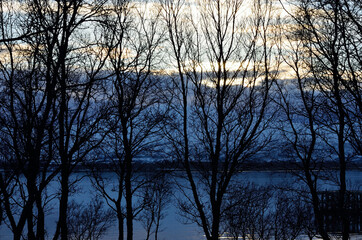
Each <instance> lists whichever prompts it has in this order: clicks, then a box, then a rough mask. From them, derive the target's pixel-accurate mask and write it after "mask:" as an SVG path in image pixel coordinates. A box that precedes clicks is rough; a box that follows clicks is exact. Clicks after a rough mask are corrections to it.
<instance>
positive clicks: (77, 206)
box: [67, 197, 115, 240]
mask: <svg viewBox="0 0 362 240" xmlns="http://www.w3.org/2000/svg"><path fill="white" fill-rule="evenodd" d="M114 219H115V216H114V212H113V211H111V210H110V209H108V210H106V209H104V203H103V202H102V201H101V200H100V199H99V198H97V197H95V198H94V199H92V200H91V202H89V203H88V204H87V205H85V204H84V203H77V202H75V201H74V200H73V201H71V202H70V203H69V206H68V218H67V222H68V225H69V231H68V233H69V239H72V240H98V239H100V238H101V237H102V236H104V235H105V234H106V232H107V230H108V229H109V228H110V227H111V226H112V223H113V221H114Z"/></svg>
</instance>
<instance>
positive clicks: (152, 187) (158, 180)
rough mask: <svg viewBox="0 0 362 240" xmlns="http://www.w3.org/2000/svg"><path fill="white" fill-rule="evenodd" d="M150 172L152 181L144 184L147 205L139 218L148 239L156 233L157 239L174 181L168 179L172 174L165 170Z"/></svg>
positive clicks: (155, 237)
mask: <svg viewBox="0 0 362 240" xmlns="http://www.w3.org/2000/svg"><path fill="white" fill-rule="evenodd" d="M149 174H151V176H149V177H151V181H150V182H149V183H148V184H146V185H145V186H144V193H143V196H144V202H145V206H144V210H143V211H142V213H141V214H140V217H139V218H140V221H141V223H142V225H143V227H144V228H145V230H146V233H147V235H146V239H147V240H149V239H150V238H151V235H152V234H154V239H155V240H157V239H158V234H159V232H161V229H160V227H161V221H162V220H163V219H164V218H165V210H167V207H168V205H169V204H170V203H171V197H172V189H171V188H172V183H171V182H170V181H169V180H168V179H167V178H170V177H171V176H170V175H168V174H166V173H165V172H158V171H156V172H153V173H149ZM154 174H156V176H154Z"/></svg>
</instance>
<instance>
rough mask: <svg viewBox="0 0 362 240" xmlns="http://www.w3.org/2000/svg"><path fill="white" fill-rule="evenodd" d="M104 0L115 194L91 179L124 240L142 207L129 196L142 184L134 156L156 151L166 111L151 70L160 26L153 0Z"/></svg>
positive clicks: (109, 148) (97, 178) (98, 179)
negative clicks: (106, 2)
mask: <svg viewBox="0 0 362 240" xmlns="http://www.w3.org/2000/svg"><path fill="white" fill-rule="evenodd" d="M109 4H110V6H111V7H110V9H109V11H110V15H109V17H107V18H105V19H104V21H103V31H104V32H105V34H106V38H105V40H106V41H105V42H104V44H105V46H106V48H107V49H108V51H109V52H110V56H109V61H108V62H107V69H108V71H109V72H110V78H109V79H110V81H109V85H108V93H109V94H108V96H109V102H110V104H111V107H112V113H111V115H110V116H111V117H110V121H109V125H110V126H111V128H112V132H111V134H110V135H109V137H108V138H107V140H106V144H105V145H104V146H105V147H106V149H107V150H106V155H107V156H108V157H109V159H111V166H112V167H111V169H110V170H111V171H112V172H115V173H116V175H117V184H116V186H115V189H116V191H117V192H118V194H117V196H112V195H111V194H110V193H109V189H107V188H106V187H105V185H104V179H103V178H102V176H101V174H96V175H95V178H94V180H95V185H96V186H97V188H98V190H99V191H100V192H101V193H102V195H103V196H104V197H105V198H106V199H107V201H108V203H109V205H110V206H111V207H112V208H113V209H114V211H116V213H117V218H118V226H119V227H118V228H119V239H123V238H124V236H123V235H124V230H123V222H124V218H125V219H126V226H127V239H128V240H131V239H133V221H134V220H135V217H136V216H137V215H138V214H139V213H140V211H141V210H142V209H143V201H140V202H139V201H137V198H136V197H135V196H136V195H137V194H138V192H139V191H140V189H141V187H142V186H143V185H145V184H146V183H147V180H146V181H145V180H144V179H142V176H141V175H140V174H138V173H137V171H139V170H137V167H135V166H134V158H135V157H140V156H141V157H142V156H145V155H146V156H147V155H148V156H151V155H152V154H153V153H154V152H156V151H157V148H158V147H159V146H160V138H159V134H158V132H159V129H160V123H161V122H162V121H163V120H164V115H165V111H166V108H164V107H162V102H161V101H160V97H159V96H160V95H159V93H160V89H161V88H160V87H161V86H162V81H163V79H162V78H160V77H159V76H157V74H155V70H157V69H156V68H155V65H156V64H157V51H158V47H159V45H160V43H161V41H162V29H161V28H160V27H159V16H160V8H159V7H158V6H157V3H151V2H144V3H142V4H139V3H137V2H132V1H111V2H110V3H109ZM123 202H125V210H123V206H122V203H123ZM137 202H138V203H140V204H137Z"/></svg>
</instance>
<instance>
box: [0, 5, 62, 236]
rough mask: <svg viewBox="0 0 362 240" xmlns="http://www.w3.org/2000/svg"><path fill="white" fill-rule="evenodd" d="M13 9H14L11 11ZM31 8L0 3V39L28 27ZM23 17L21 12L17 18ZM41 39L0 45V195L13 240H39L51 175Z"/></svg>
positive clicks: (49, 94) (49, 106) (47, 78)
mask: <svg viewBox="0 0 362 240" xmlns="http://www.w3.org/2000/svg"><path fill="white" fill-rule="evenodd" d="M16 6H18V8H17V7H16ZM31 8H32V2H31V1H29V2H24V3H22V4H20V5H17V2H13V1H8V2H1V39H3V40H4V39H12V37H13V36H14V35H16V34H20V35H21V34H24V35H27V34H26V33H27V32H28V31H29V28H31V29H33V28H36V27H35V26H32V27H33V28H32V27H30V25H31V24H32V23H34V21H33V19H32V17H31V14H32V13H33V12H31ZM22 11H23V12H22ZM52 39H53V38H51V37H50V36H49V35H46V34H44V33H43V35H41V34H37V35H30V36H27V37H23V38H22V39H21V40H19V41H17V42H15V41H12V40H11V41H10V40H4V41H2V44H1V47H2V49H3V52H2V54H3V56H2V58H1V60H0V61H1V63H0V65H1V89H2V92H1V103H0V104H1V107H0V108H1V110H0V111H1V117H0V122H1V123H0V124H1V127H0V129H1V156H2V163H1V165H2V168H3V169H4V170H5V171H4V172H2V173H1V174H0V189H1V190H0V191H1V195H2V204H3V206H4V209H5V212H6V218H7V221H8V222H9V225H10V229H11V230H12V232H13V234H14V239H20V238H21V237H22V236H23V234H24V233H23V230H24V227H25V224H27V238H28V239H44V238H45V226H44V221H45V219H44V218H45V213H44V212H45V210H44V207H45V204H46V202H47V195H46V193H45V189H46V187H47V185H48V183H49V182H50V181H51V180H52V179H53V178H54V176H55V174H56V172H51V171H49V166H50V163H51V160H52V152H53V150H54V146H53V142H52V132H53V123H54V121H55V119H56V116H55V115H54V114H53V107H54V103H55V97H56V92H55V86H56V82H55V79H54V78H53V77H52V76H51V74H50V73H51V72H52V71H53V70H54V66H53V64H52V62H51V60H50V59H52V58H53V57H54V52H53V51H52V49H53V47H54V42H52Z"/></svg>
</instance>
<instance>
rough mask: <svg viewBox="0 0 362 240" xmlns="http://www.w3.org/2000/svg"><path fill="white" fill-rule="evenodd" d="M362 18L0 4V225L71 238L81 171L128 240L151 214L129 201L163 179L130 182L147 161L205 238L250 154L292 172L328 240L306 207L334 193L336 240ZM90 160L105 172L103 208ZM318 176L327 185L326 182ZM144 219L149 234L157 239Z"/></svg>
mask: <svg viewBox="0 0 362 240" xmlns="http://www.w3.org/2000/svg"><path fill="white" fill-rule="evenodd" d="M361 13H362V4H361V2H360V1H359V0H348V1H347V0H332V1H329V0H298V1H292V2H288V1H285V2H284V1H273V0H255V1H244V2H243V1H239V0H200V1H195V2H190V1H183V0H175V1H172V0H161V1H150V2H148V1H141V2H136V1H127V0H111V1H108V0H90V1H82V0H74V1H66V0H48V1H46V0H25V1H16V0H4V1H1V2H0V46H1V49H0V55H1V58H0V71H1V73H0V88H1V93H0V111H1V112H0V154H1V168H2V171H1V172H0V206H1V208H0V209H1V213H2V215H1V216H3V217H2V218H1V219H2V220H3V221H1V222H2V223H3V222H5V223H6V224H7V225H8V226H9V228H10V229H11V231H12V232H13V235H14V239H16V240H17V239H28V240H32V239H46V238H47V239H48V238H52V239H54V240H56V239H62V240H65V239H72V237H73V235H72V233H74V231H73V230H74V229H73V230H72V231H70V228H71V225H72V226H73V225H74V221H73V220H74V218H72V217H71V215H70V214H69V212H70V209H73V210H74V209H79V207H74V204H73V205H71V204H70V201H69V197H70V194H71V192H72V191H71V190H72V186H73V185H74V182H73V180H71V179H72V178H71V176H72V174H73V173H74V171H75V170H76V169H77V168H78V167H79V166H84V165H87V166H93V167H90V170H89V171H90V172H91V173H92V174H91V175H92V176H91V178H92V181H93V184H94V187H95V189H96V190H97V191H98V193H99V195H100V196H102V197H103V198H104V199H105V200H106V202H107V204H108V206H109V207H110V208H111V210H112V211H113V213H114V214H115V215H116V219H117V224H118V230H119V239H125V238H126V239H127V240H131V239H133V222H134V221H135V220H136V219H137V217H138V216H140V215H142V214H143V213H145V211H146V210H147V209H148V210H150V208H149V207H150V206H154V205H150V204H149V201H151V200H147V201H143V203H140V204H138V202H137V201H138V200H139V195H140V194H141V193H140V192H142V194H143V196H148V198H147V199H150V198H149V196H155V195H158V196H161V197H159V198H158V199H167V197H165V198H163V197H162V196H167V194H168V192H167V191H166V192H163V191H159V190H160V189H161V190H162V189H168V188H167V187H165V186H164V185H163V184H166V183H167V181H165V178H166V177H165V175H164V174H163V173H162V172H161V173H157V171H155V173H154V174H151V175H149V176H146V177H145V176H143V177H142V178H140V175H139V174H136V173H137V171H139V168H138V167H137V165H135V164H134V163H135V159H136V158H137V157H139V156H150V157H153V156H156V157H157V158H162V159H167V160H172V161H174V162H177V164H179V165H180V166H182V168H183V170H184V175H183V176H184V177H185V179H186V182H187V184H186V185H184V186H182V188H179V191H180V192H181V193H184V194H185V196H186V198H185V199H184V202H179V204H180V207H182V206H187V207H185V208H183V209H184V210H185V211H184V214H185V217H187V218H188V219H189V220H190V221H192V222H194V223H196V224H198V225H199V226H200V228H201V229H202V230H203V232H204V234H205V237H206V239H208V240H211V239H218V238H219V237H220V236H221V235H222V233H223V231H224V230H223V229H225V228H224V227H222V226H224V225H223V224H224V223H225V221H224V220H225V216H226V214H227V212H228V210H230V207H231V205H229V206H228V204H227V203H230V201H228V200H227V197H228V196H229V195H230V193H231V191H232V189H233V188H232V187H231V186H234V185H235V184H236V182H237V181H238V179H237V178H235V175H236V173H237V172H238V171H239V169H240V166H243V164H244V163H245V164H246V163H247V162H250V161H251V160H253V159H255V158H256V157H257V156H260V154H262V155H263V156H264V157H267V158H268V157H270V158H284V159H291V160H293V161H296V162H297V163H298V164H296V166H298V168H299V169H298V171H296V174H297V176H298V177H299V179H300V184H301V186H305V187H306V189H307V191H299V192H300V193H303V194H304V196H305V194H306V192H307V193H308V194H307V197H306V198H303V199H306V200H308V201H309V202H310V203H311V206H312V209H313V211H312V213H313V216H314V218H313V219H314V222H313V226H314V229H315V231H316V232H317V233H318V234H319V236H320V237H321V238H323V239H325V240H326V239H331V236H330V234H329V233H328V232H327V231H326V229H325V228H324V225H323V214H322V211H321V209H320V199H319V195H318V192H319V191H320V188H321V184H323V183H324V182H325V181H326V179H327V180H329V181H331V182H332V183H333V184H335V185H336V186H337V187H338V191H339V194H338V208H339V209H340V211H339V212H340V214H341V216H340V218H339V219H340V225H341V228H340V229H342V239H344V240H346V239H348V238H349V226H350V219H349V217H348V215H347V214H346V213H345V212H346V211H343V210H344V209H345V207H346V202H345V195H346V192H347V191H348V190H349V189H348V188H349V186H347V181H346V169H347V165H348V164H350V163H351V162H353V160H354V159H356V157H357V156H361V155H362V141H361V130H362V122H361V119H362V112H361V108H362V103H361V86H362V84H361V62H362V61H361V57H362V52H361V51H362V50H361V49H362V46H361V44H362V21H361V19H362V18H361ZM97 161H107V162H108V163H109V164H108V166H109V170H111V171H113V172H114V173H115V177H114V179H113V181H114V182H115V183H117V184H116V186H114V187H113V189H112V191H116V192H117V195H116V196H115V195H113V194H110V192H109V189H108V188H107V186H108V185H107V184H108V183H107V179H105V178H104V176H103V175H102V174H101V171H98V170H100V169H99V168H97V167H94V166H97V165H94V164H92V163H96V162H97ZM331 161H332V162H334V163H335V166H336V169H338V171H337V172H338V174H337V176H331V175H330V173H329V172H328V173H327V172H326V171H323V170H325V168H326V167H328V166H326V165H329V164H327V163H329V162H331ZM197 162H202V163H204V162H207V167H205V166H204V165H203V164H199V165H198V167H197V168H195V163H197ZM195 169H196V171H195ZM54 181H59V189H58V192H57V195H56V199H57V200H58V201H59V204H58V206H59V210H58V213H59V215H58V216H57V217H58V220H57V226H56V231H55V232H54V233H49V232H47V231H46V226H45V225H46V224H45V223H46V221H47V204H48V203H49V200H50V199H52V198H54V195H49V194H48V193H49V191H48V190H49V189H48V188H49V185H50V183H51V182H54ZM322 182H323V183H322ZM156 183H157V184H156ZM160 186H161V187H160ZM180 187H181V186H180ZM155 189H156V190H157V189H158V190H157V191H154V190H155ZM239 192H240V194H243V191H242V189H241V190H240V191H239ZM162 194H164V195H162ZM136 196H137V197H136ZM145 199H146V198H145ZM151 199H152V198H151ZM151 202H152V201H151ZM153 202H154V201H153ZM166 202H167V201H166ZM99 204H101V203H99ZM158 204H159V205H157V206H164V205H163V204H164V202H162V201H161V202H158ZM230 204H231V203H230ZM240 204H243V203H242V202H240ZM97 206H98V205H92V206H89V209H94V211H90V212H89V214H91V213H96V212H97V211H98V210H99V208H97ZM98 207H99V206H98ZM97 209H98V210H97ZM152 211H153V212H152V214H151V216H153V217H152V218H150V219H149V222H148V223H146V226H150V225H149V224H156V226H158V227H159V222H160V220H161V219H162V214H161V210H160V209H158V211H156V210H155V209H154V208H152ZM75 215H80V214H75ZM85 216H87V215H85ZM148 216H150V215H148ZM95 218H98V219H99V216H98V217H95ZM84 219H87V217H84V218H83V220H84ZM143 219H148V218H146V217H144V218H143ZM78 220H79V219H78ZM241 221H243V220H241ZM71 223H72V224H71ZM240 226H241V225H240ZM158 227H156V229H158ZM230 227H231V226H230ZM148 230H149V231H148V234H147V238H149V237H150V233H151V228H148ZM239 230H240V229H239ZM233 231H234V232H236V233H238V231H237V230H235V229H233ZM248 231H249V230H248ZM155 232H158V230H155ZM239 233H240V231H239ZM243 234H244V235H243V236H246V235H245V234H246V233H245V231H244V232H243ZM255 236H258V235H255ZM92 237H94V236H92ZM92 237H90V238H92ZM155 237H156V238H157V234H156V236H155ZM258 237H259V238H264V237H263V236H260V235H259V236H258ZM83 238H84V239H87V238H89V237H86V236H83ZM236 238H237V236H236ZM281 239H282V238H281Z"/></svg>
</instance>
